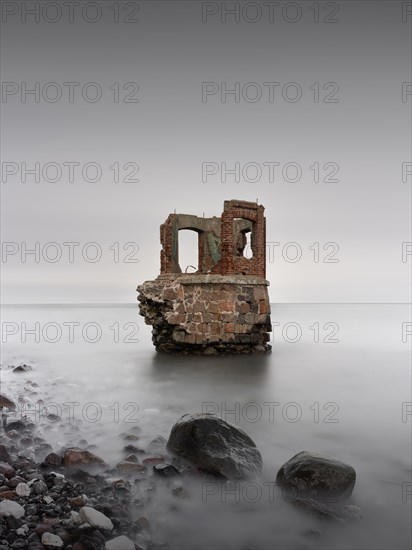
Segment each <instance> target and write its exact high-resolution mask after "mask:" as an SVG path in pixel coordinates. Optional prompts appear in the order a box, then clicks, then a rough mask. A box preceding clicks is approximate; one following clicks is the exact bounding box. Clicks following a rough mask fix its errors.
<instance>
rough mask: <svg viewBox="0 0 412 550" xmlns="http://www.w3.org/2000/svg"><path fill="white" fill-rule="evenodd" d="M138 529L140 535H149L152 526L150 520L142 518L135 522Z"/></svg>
mask: <svg viewBox="0 0 412 550" xmlns="http://www.w3.org/2000/svg"><path fill="white" fill-rule="evenodd" d="M135 525H136V529H137V531H138V532H139V533H149V532H150V524H149V520H148V519H147V518H145V517H144V516H141V517H140V518H138V519H137V520H136V521H135Z"/></svg>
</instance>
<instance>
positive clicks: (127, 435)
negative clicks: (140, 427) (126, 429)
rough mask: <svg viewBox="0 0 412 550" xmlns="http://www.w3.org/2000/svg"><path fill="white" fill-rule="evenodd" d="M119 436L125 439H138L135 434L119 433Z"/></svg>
mask: <svg viewBox="0 0 412 550" xmlns="http://www.w3.org/2000/svg"><path fill="white" fill-rule="evenodd" d="M120 437H121V438H122V439H124V440H125V441H138V440H139V439H140V437H139V436H138V435H136V434H120Z"/></svg>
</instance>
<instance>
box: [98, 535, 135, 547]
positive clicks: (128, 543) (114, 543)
mask: <svg viewBox="0 0 412 550" xmlns="http://www.w3.org/2000/svg"><path fill="white" fill-rule="evenodd" d="M105 549H106V550H135V546H134V542H133V541H132V540H131V539H129V537H126V536H125V535H121V536H120V537H116V538H115V539H112V540H108V541H107V542H106V545H105Z"/></svg>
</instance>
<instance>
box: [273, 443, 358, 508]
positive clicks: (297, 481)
mask: <svg viewBox="0 0 412 550" xmlns="http://www.w3.org/2000/svg"><path fill="white" fill-rule="evenodd" d="M355 481H356V472H355V470H354V469H353V468H352V466H350V465H349V464H344V463H343V462H340V461H338V460H335V459H334V458H332V457H329V456H326V455H320V454H315V453H309V452H307V451H302V452H301V453H298V454H297V455H295V456H293V457H292V458H291V459H290V460H288V461H287V462H286V463H285V464H284V465H283V466H282V467H281V468H280V470H279V472H278V474H277V476H276V483H277V484H278V485H279V486H280V487H282V488H283V489H286V490H288V496H289V498H292V497H293V496H298V497H302V498H305V497H307V498H315V499H321V500H325V501H327V502H338V501H339V500H342V499H344V498H346V497H349V496H350V495H351V493H352V490H353V487H354V486H355Z"/></svg>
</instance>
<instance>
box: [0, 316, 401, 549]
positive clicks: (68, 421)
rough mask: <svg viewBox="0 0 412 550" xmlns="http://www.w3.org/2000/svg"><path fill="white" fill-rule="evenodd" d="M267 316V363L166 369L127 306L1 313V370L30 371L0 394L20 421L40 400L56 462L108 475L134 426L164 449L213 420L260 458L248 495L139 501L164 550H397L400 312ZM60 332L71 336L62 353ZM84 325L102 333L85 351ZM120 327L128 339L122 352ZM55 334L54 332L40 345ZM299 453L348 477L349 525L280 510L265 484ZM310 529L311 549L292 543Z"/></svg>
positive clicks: (204, 492)
mask: <svg viewBox="0 0 412 550" xmlns="http://www.w3.org/2000/svg"><path fill="white" fill-rule="evenodd" d="M273 312H274V313H273V315H272V321H273V322H274V323H275V324H274V332H273V342H272V344H273V353H272V354H270V355H262V356H253V357H252V356H247V355H245V356H236V357H230V356H229V357H176V356H168V355H161V354H156V352H155V351H154V349H153V347H152V345H151V341H150V327H147V326H146V325H144V324H143V322H142V320H141V318H140V317H139V316H138V313H137V307H133V308H130V307H101V308H96V307H95V308H92V307H81V308H80V307H79V308H74V307H41V308H39V307H34V306H32V307H26V308H24V307H18V308H13V307H10V308H4V309H3V311H2V319H3V327H4V323H14V325H9V326H14V327H17V328H18V330H17V332H16V333H15V334H13V335H7V338H6V340H4V335H3V341H5V344H4V346H3V358H2V360H3V365H7V364H16V363H20V362H26V363H30V364H32V365H33V366H34V369H33V371H32V372H30V373H27V374H24V375H23V376H19V377H18V376H17V375H15V374H13V373H11V372H10V370H7V369H6V370H3V371H2V384H3V388H4V389H3V390H2V391H5V392H6V393H9V394H12V395H21V396H22V397H23V398H24V399H25V400H26V401H25V403H22V404H21V406H25V407H26V409H25V410H26V412H30V411H29V406H30V405H35V404H36V402H37V401H38V399H39V398H41V399H43V400H44V402H45V404H46V405H47V406H48V407H49V409H50V411H51V412H55V411H56V412H58V413H59V414H60V416H61V419H62V420H61V422H60V423H59V424H58V425H55V424H54V423H52V422H49V421H47V420H46V418H45V415H42V414H40V417H39V423H40V424H41V425H42V426H43V428H44V434H45V437H47V439H48V440H49V441H50V443H51V444H52V445H53V447H54V448H55V450H59V449H60V448H64V447H66V446H69V445H77V444H79V441H80V440H82V439H83V440H86V441H87V442H88V444H93V445H96V448H95V452H96V453H97V454H100V455H101V456H103V457H104V458H105V459H106V460H107V461H108V462H109V463H111V464H115V463H116V462H117V461H118V460H119V459H120V458H121V457H122V456H123V454H122V453H123V447H124V441H123V439H122V434H124V433H128V432H129V431H130V429H131V428H133V427H135V426H138V427H139V428H140V429H141V432H139V435H140V439H139V442H138V444H139V445H141V447H143V448H144V447H145V446H147V444H148V443H149V441H150V440H152V439H153V438H154V437H155V436H157V435H162V436H163V437H166V438H167V437H168V434H169V432H170V429H171V427H172V425H173V423H174V422H175V421H176V419H177V418H179V417H180V416H181V415H182V414H185V413H187V412H191V413H192V412H202V411H204V412H205V411H207V412H214V413H215V414H218V415H219V416H222V417H223V418H225V419H226V420H227V421H229V422H231V423H233V424H236V425H237V426H239V427H240V428H242V429H244V430H245V431H246V432H247V433H248V434H249V435H250V436H251V437H252V438H253V440H254V441H255V443H256V444H257V446H258V448H259V449H260V451H261V453H262V456H263V461H264V472H263V475H262V479H261V480H258V481H257V482H256V486H253V485H249V486H246V487H245V486H244V485H242V486H240V485H239V486H235V487H232V491H231V492H230V491H228V490H227V488H225V487H224V486H222V488H219V490H218V491H217V493H213V491H214V489H213V491H212V492H210V491H209V492H208V487H207V486H205V485H204V484H203V485H202V484H201V483H199V482H198V481H195V480H192V481H191V482H190V489H189V490H190V492H191V494H192V498H191V499H190V501H179V502H178V503H176V499H174V498H172V497H171V495H170V491H163V490H162V488H159V489H158V493H157V494H156V497H155V498H153V499H152V504H151V509H149V510H148V511H147V515H148V516H150V519H151V520H152V521H153V522H155V523H156V522H158V527H159V528H158V531H159V533H163V535H164V536H165V537H166V539H167V540H168V541H169V542H170V541H173V543H174V547H175V548H179V549H186V548H187V549H189V548H198V549H200V550H203V549H204V550H209V549H211V548H214V549H219V550H220V549H232V548H233V549H234V550H235V549H236V550H238V549H239V548H244V549H246V548H256V549H269V548H275V547H276V548H288V549H289V548H290V549H296V548H308V549H312V548H325V549H326V548H328V549H329V548H331V549H334V550H340V549H342V550H347V549H350V548H353V549H355V548H356V549H357V548H359V549H365V550H369V549H370V548H376V549H382V550H383V549H385V550H386V549H387V548H391V549H406V548H408V547H409V546H410V536H411V532H410V516H409V514H410V511H411V510H410V508H411V500H412V496H409V497H408V498H406V497H405V494H403V493H402V491H404V493H405V490H406V487H407V485H406V484H407V483H408V482H410V481H411V423H412V417H411V416H405V415H404V418H402V403H406V404H407V403H410V402H411V396H410V388H411V380H410V365H409V360H410V342H409V343H408V342H406V343H403V342H402V330H401V327H402V323H403V322H405V321H408V319H409V317H410V312H409V309H408V306H390V305H387V306H374V305H366V306H349V305H348V306H342V305H340V306H333V305H322V306H320V305H307V306H302V305H290V306H286V305H282V306H274V307H273ZM22 322H25V323H26V326H27V328H33V327H34V325H35V323H38V327H39V332H38V336H39V338H38V339H37V340H38V341H36V338H35V337H33V336H30V334H27V335H26V338H25V341H23V340H24V339H23V337H22ZM65 323H66V325H65ZM67 323H77V324H76V326H75V328H77V329H79V331H78V332H74V336H75V337H74V339H73V341H70V338H69V334H68V332H67V330H66V329H67ZM90 323H92V324H93V323H94V325H95V326H94V328H95V329H96V326H97V328H100V330H101V337H100V338H99V339H98V340H96V341H95V342H93V341H92V340H93V338H94V337H93V332H92V329H93V326H92V325H91V324H90ZM127 323H129V325H127ZM130 323H132V325H130ZM327 323H334V325H333V328H334V330H335V331H336V327H337V333H336V334H335V335H334V338H333V339H335V340H338V342H329V341H328V336H329V335H330V326H331V325H327ZM48 324H49V325H48ZM87 324H89V329H90V332H89V333H88V337H87V338H85V337H84V336H83V335H82V329H84V327H85V325H87ZM133 324H135V325H136V326H137V325H138V327H137V328H138V329H139V330H137V328H136V327H135V328H136V330H135V334H134V337H133V338H132V341H130V334H131V330H130V327H131V326H132V328H133ZM46 325H48V327H49V329H48V330H49V332H44V328H45V327H46ZM126 325H127V326H126ZM56 326H58V327H61V329H62V332H61V335H60V338H59V339H56V338H55V341H52V340H53V338H54V337H53V334H52V330H53V327H54V329H55V330H57V329H56ZM73 326H74V325H73ZM125 326H126V329H125V328H124V327H125ZM325 326H326V328H325ZM285 327H286V329H285ZM299 331H300V332H299ZM132 332H133V331H132ZM136 335H137V336H136ZM296 335H298V336H299V335H300V338H298V339H297V337H296ZM294 340H295V341H294ZM31 383H37V384H38V388H36V387H35V386H32V384H31ZM53 407H54V410H53ZM405 410H406V409H405ZM39 411H40V409H39ZM302 450H313V451H319V452H324V453H327V454H331V455H333V456H335V457H337V458H339V459H341V460H343V461H344V462H348V463H350V464H352V465H353V466H354V467H355V469H356V471H357V483H356V487H355V491H354V493H353V496H352V502H353V503H354V504H357V505H359V506H360V507H361V508H362V511H363V514H364V520H363V521H362V522H359V523H353V524H350V525H346V526H343V527H342V526H337V525H332V524H319V522H318V520H315V519H312V518H310V517H307V516H305V515H302V514H301V513H300V512H298V511H296V510H295V509H294V508H293V507H292V506H291V505H290V504H289V503H288V502H285V501H284V499H283V498H282V497H281V495H280V494H279V492H277V490H275V488H274V487H273V481H274V479H275V476H276V472H277V470H278V469H279V467H280V466H281V465H282V464H283V463H284V462H285V461H286V460H288V459H289V458H290V457H291V456H292V455H294V454H296V453H297V452H299V451H302ZM212 493H213V494H212ZM314 529H315V530H319V531H321V537H320V538H319V537H318V538H311V537H308V536H307V535H304V534H303V533H304V532H305V530H314Z"/></svg>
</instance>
